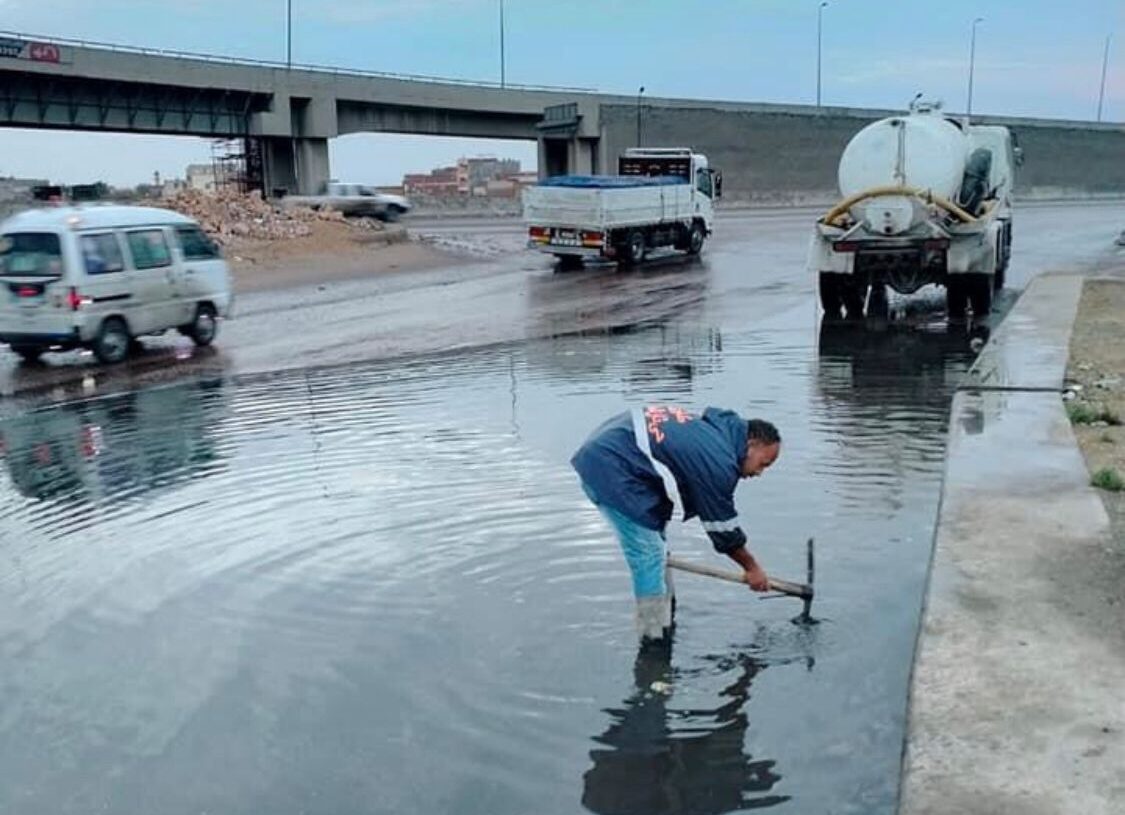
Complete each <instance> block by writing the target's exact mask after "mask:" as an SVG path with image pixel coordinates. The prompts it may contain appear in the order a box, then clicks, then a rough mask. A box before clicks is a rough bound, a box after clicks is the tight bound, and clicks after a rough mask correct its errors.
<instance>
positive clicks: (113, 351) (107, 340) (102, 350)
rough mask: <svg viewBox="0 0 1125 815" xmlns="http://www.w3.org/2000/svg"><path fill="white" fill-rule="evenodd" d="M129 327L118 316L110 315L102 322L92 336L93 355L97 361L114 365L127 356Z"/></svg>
mask: <svg viewBox="0 0 1125 815" xmlns="http://www.w3.org/2000/svg"><path fill="white" fill-rule="evenodd" d="M129 340H130V337H129V328H128V326H126V325H125V321H124V320H122V319H121V318H119V317H110V318H109V319H108V320H106V321H105V322H104V323H102V327H101V330H100V331H98V336H97V337H95V338H94V356H96V357H97V358H98V362H104V363H106V364H107V365H114V364H116V363H118V362H123V361H124V360H125V357H127V356H129Z"/></svg>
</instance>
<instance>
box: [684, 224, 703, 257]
mask: <svg viewBox="0 0 1125 815" xmlns="http://www.w3.org/2000/svg"><path fill="white" fill-rule="evenodd" d="M705 240H707V230H705V229H704V228H703V224H701V223H699V222H698V221H697V222H696V223H694V224H692V225H691V234H690V235H689V236H688V245H687V253H688V254H689V255H698V254H699V253H700V252H702V251H703V242H704V241H705Z"/></svg>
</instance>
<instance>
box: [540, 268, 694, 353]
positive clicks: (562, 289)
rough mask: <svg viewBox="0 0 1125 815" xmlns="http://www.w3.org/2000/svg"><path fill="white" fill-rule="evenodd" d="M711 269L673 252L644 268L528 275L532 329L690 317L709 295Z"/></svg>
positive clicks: (568, 330) (562, 331) (556, 330)
mask: <svg viewBox="0 0 1125 815" xmlns="http://www.w3.org/2000/svg"><path fill="white" fill-rule="evenodd" d="M709 287H710V273H709V269H708V267H707V265H706V264H705V263H701V262H699V261H698V260H696V259H692V260H691V261H690V262H685V261H684V260H683V259H682V258H670V259H668V260H667V262H666V263H663V264H657V265H649V266H647V267H645V268H644V269H641V270H636V271H632V272H619V271H616V270H608V271H607V270H602V269H597V270H594V269H591V270H587V271H585V272H582V273H580V274H573V275H569V274H568V275H564V276H559V275H550V274H546V275H540V276H536V277H532V278H531V279H530V280H529V281H528V288H527V296H528V306H529V307H530V309H531V314H532V322H531V329H530V330H531V331H532V332H533V333H534V334H535V335H537V336H542V337H549V338H556V337H560V336H566V335H570V334H574V333H578V332H581V331H584V330H589V329H604V328H606V327H607V326H608V327H611V328H621V327H626V326H635V325H640V324H646V325H655V324H659V323H663V322H665V321H666V320H668V319H669V318H672V317H677V318H684V317H690V316H692V315H694V314H695V313H697V312H698V311H699V310H700V309H701V308H702V307H703V305H704V303H705V301H706V299H707V293H708V289H709Z"/></svg>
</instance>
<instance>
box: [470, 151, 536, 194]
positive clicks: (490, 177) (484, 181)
mask: <svg viewBox="0 0 1125 815" xmlns="http://www.w3.org/2000/svg"><path fill="white" fill-rule="evenodd" d="M519 171H520V163H519V162H518V161H516V160H515V159H498V158H495V157H492V156H482V157H476V158H462V159H461V160H460V161H458V162H457V192H458V193H460V194H461V195H486V194H487V192H488V182H490V181H497V180H499V179H503V178H507V177H509V176H513V175H517V174H518V173H519Z"/></svg>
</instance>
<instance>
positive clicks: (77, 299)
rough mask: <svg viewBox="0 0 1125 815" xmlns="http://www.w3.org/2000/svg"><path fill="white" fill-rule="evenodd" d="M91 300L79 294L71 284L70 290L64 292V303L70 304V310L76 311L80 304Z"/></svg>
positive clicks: (85, 303)
mask: <svg viewBox="0 0 1125 815" xmlns="http://www.w3.org/2000/svg"><path fill="white" fill-rule="evenodd" d="M92 302H94V301H93V300H91V299H90V298H89V297H83V296H82V295H81V294H79V293H78V289H76V288H74V287H73V286H71V287H70V291H68V292H67V293H66V304H67V305H68V306H70V310H71V311H78V309H80V308H81V307H82V306H84V305H87V304H88V303H92Z"/></svg>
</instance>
